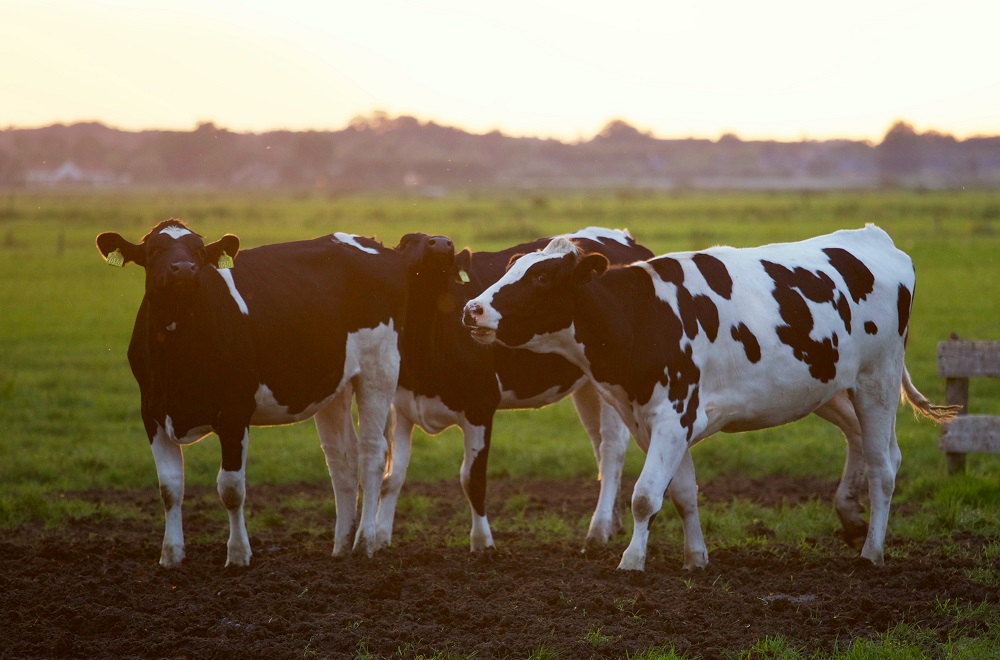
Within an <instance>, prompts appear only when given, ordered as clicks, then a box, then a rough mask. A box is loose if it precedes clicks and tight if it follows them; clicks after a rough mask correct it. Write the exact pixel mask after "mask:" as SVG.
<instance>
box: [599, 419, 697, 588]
mask: <svg viewBox="0 0 1000 660" xmlns="http://www.w3.org/2000/svg"><path fill="white" fill-rule="evenodd" d="M664 429H669V430H664ZM687 449H688V448H687V443H686V442H685V441H684V439H683V437H682V433H681V426H680V424H679V422H677V421H674V420H666V421H661V422H660V424H659V425H658V426H657V427H655V428H654V429H653V432H652V435H651V437H650V441H649V452H648V453H647V454H646V461H645V463H644V464H643V466H642V472H641V473H640V474H639V479H638V480H637V481H636V482H635V489H634V490H633V492H632V519H633V523H634V525H633V528H632V540H631V541H630V542H629V544H628V547H627V548H625V552H624V553H623V554H622V560H621V562H620V563H619V564H618V568H620V569H623V570H629V571H641V570H644V569H645V567H646V543H647V542H648V540H649V525H650V523H652V522H653V517H654V516H655V515H656V514H657V513H658V512H659V510H660V508H661V507H662V506H663V494H664V493H665V492H666V490H667V485H668V484H669V483H670V480H671V479H672V478H673V477H674V474H675V473H676V472H677V468H678V466H679V465H680V464H681V461H682V460H683V459H684V454H685V453H686V452H687ZM692 474H693V471H692ZM692 481H693V479H692Z"/></svg>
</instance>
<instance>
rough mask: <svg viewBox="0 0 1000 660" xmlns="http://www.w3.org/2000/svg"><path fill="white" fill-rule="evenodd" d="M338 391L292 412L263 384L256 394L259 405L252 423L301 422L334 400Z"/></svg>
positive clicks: (259, 424) (270, 424)
mask: <svg viewBox="0 0 1000 660" xmlns="http://www.w3.org/2000/svg"><path fill="white" fill-rule="evenodd" d="M339 391H340V388H338V389H337V392H339ZM337 392H334V393H332V394H330V395H329V396H327V397H325V398H323V399H321V400H320V401H317V402H315V403H311V404H309V405H307V406H306V407H305V408H303V409H302V410H301V411H298V412H295V413H292V412H289V410H288V406H286V405H283V404H281V403H279V402H278V400H277V399H276V398H275V396H274V392H272V391H271V388H269V387H268V386H267V385H264V384H261V385H259V386H258V387H257V392H256V394H254V401H256V403H257V406H256V408H254V413H253V416H252V417H251V418H250V424H251V425H253V426H279V425H281V424H294V423H295V422H301V421H303V420H306V419H309V418H310V417H312V416H313V415H315V414H316V413H318V412H319V411H320V410H322V409H323V408H325V407H326V406H327V405H328V404H329V403H330V402H331V401H333V398H334V397H335V396H336V394H337Z"/></svg>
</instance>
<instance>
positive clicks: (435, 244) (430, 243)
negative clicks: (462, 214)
mask: <svg viewBox="0 0 1000 660" xmlns="http://www.w3.org/2000/svg"><path fill="white" fill-rule="evenodd" d="M427 247H428V248H430V249H431V251H432V252H454V251H455V244H454V243H452V242H451V239H450V238H446V237H445V236H432V237H431V238H429V239H427Z"/></svg>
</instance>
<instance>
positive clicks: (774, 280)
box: [673, 227, 914, 436]
mask: <svg viewBox="0 0 1000 660" xmlns="http://www.w3.org/2000/svg"><path fill="white" fill-rule="evenodd" d="M697 255H707V256H708V257H710V258H713V259H715V260H717V262H710V261H708V260H705V258H704V256H702V257H698V256H697ZM673 256H675V257H676V258H677V259H678V261H680V262H681V263H682V264H683V268H684V272H685V275H686V276H687V277H688V279H690V280H692V283H691V288H694V289H698V290H699V291H700V293H701V294H702V295H708V296H709V297H710V298H711V299H712V300H713V301H714V302H715V304H716V308H717V310H718V323H717V327H716V328H714V329H713V332H714V333H715V334H716V340H715V341H714V342H712V341H709V340H708V338H707V336H706V335H707V334H709V333H707V332H706V328H705V327H704V324H703V323H702V324H700V325H699V330H700V331H701V332H699V334H698V335H697V336H696V337H695V339H693V340H692V344H693V345H694V346H695V350H694V355H695V362H697V363H698V366H699V369H700V371H701V383H700V397H701V400H702V402H703V404H704V407H705V410H706V411H707V413H708V415H709V418H710V419H709V428H707V429H706V432H705V433H704V435H705V436H707V435H710V434H711V433H714V432H715V431H717V430H727V431H742V430H748V429H753V428H763V427H768V426H773V425H776V424H779V423H783V422H787V421H792V420H794V419H797V418H800V417H803V416H805V415H807V414H809V413H810V412H811V411H812V410H814V409H815V408H816V407H817V406H818V405H820V404H822V403H823V402H825V401H826V400H829V398H831V397H832V396H833V395H834V394H836V393H837V392H840V391H843V390H844V389H850V388H851V387H853V386H854V385H855V384H856V382H857V378H858V374H859V372H860V371H862V370H870V369H872V368H873V365H876V364H881V363H884V362H885V361H887V360H888V361H893V362H898V366H899V369H900V370H901V369H902V356H903V345H904V340H905V335H906V329H907V323H908V319H909V310H910V303H911V300H912V292H913V287H914V272H913V266H912V262H911V261H910V259H909V257H908V256H907V255H906V254H904V253H903V252H901V251H899V250H897V249H896V248H895V247H894V246H893V244H892V241H891V239H890V238H889V237H888V235H887V234H885V232H883V231H882V230H880V229H877V228H875V227H866V228H865V229H861V230H851V231H839V232H835V233H833V234H830V235H828V236H821V237H817V238H814V239H809V240H806V241H802V242H798V243H785V244H774V245H766V246H762V247H759V248H749V249H734V248H713V249H710V250H705V251H703V252H700V253H690V254H686V255H673ZM699 258H700V259H702V260H703V261H702V263H701V264H700V266H699V264H698V263H697V260H698V259H699ZM699 277H700V278H701V281H700V282H699ZM709 280H713V282H710V281H709ZM730 282H731V285H730ZM727 296H728V297H727ZM711 323H714V319H713V320H712V321H711Z"/></svg>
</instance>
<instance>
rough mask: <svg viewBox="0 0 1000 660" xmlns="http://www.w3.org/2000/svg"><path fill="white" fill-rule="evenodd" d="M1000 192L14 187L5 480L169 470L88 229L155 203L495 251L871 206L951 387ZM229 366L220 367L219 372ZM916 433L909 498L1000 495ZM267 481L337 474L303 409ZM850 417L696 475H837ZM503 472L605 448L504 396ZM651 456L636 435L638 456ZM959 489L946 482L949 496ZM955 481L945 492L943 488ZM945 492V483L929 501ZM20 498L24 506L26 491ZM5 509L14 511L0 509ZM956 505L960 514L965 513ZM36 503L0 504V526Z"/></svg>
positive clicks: (984, 276) (118, 306) (781, 235)
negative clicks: (950, 360)
mask: <svg viewBox="0 0 1000 660" xmlns="http://www.w3.org/2000/svg"><path fill="white" fill-rule="evenodd" d="M998 208H1000V204H998V202H997V201H996V200H995V196H994V195H991V194H989V193H985V192H974V191H970V192H955V193H926V194H917V193H902V192H898V193H897V192H894V193H858V194H847V193H838V194H829V195H816V194H714V195H700V194H680V195H659V196H658V195H642V194H620V195H602V196H590V195H583V194H579V195H563V196H554V195H547V194H541V193H540V194H534V195H530V196H528V195H523V196H518V195H507V196H488V195H476V196H472V195H470V196H465V197H456V198H450V199H435V200H428V199H410V198H368V197H357V198H326V197H322V196H310V195H300V196H286V197H280V196H262V195H260V196H256V195H240V196H232V195H224V194H209V193H194V194H191V193H171V194H166V193H157V194H154V193H148V194H143V195H139V194H131V193H129V194H126V193H121V194H64V195H29V194H23V193H16V194H15V193H8V194H7V197H6V199H2V198H0V257H2V258H0V281H3V283H4V286H3V287H0V310H2V313H3V321H2V323H0V347H2V352H0V424H2V428H3V430H4V431H3V434H4V435H3V442H2V445H0V483H3V484H4V485H5V492H4V493H3V498H4V501H5V502H7V503H8V508H10V507H9V503H10V502H11V501H12V500H11V499H10V498H11V497H13V498H14V499H15V501H16V499H17V498H18V497H20V496H19V495H18V493H20V492H22V491H25V489H28V491H29V492H30V490H31V489H35V490H37V489H39V488H41V489H42V491H43V492H44V491H59V492H68V491H74V490H82V489H91V488H104V487H108V486H113V487H121V488H135V487H149V486H152V485H155V474H154V472H153V469H152V464H151V460H150V456H149V451H148V448H147V446H146V443H145V441H144V438H143V432H142V428H141V424H140V421H139V415H138V389H137V387H136V385H135V383H134V381H133V380H132V377H131V374H130V372H129V369H128V365H127V362H126V359H125V349H126V346H127V344H128V337H129V334H130V332H131V325H132V320H133V318H134V314H135V310H136V308H137V305H138V301H139V298H140V297H141V290H142V273H141V271H140V270H139V269H138V268H135V267H129V268H126V269H123V270H119V269H115V268H109V267H107V266H106V265H104V264H103V263H102V261H101V258H100V256H99V254H98V252H97V250H96V249H94V247H93V244H94V243H93V242H94V237H95V236H96V235H97V234H98V233H99V232H101V231H105V230H112V229H113V230H117V231H120V232H122V233H124V234H126V235H127V236H129V237H131V238H133V239H136V240H137V239H138V238H139V237H141V236H142V234H143V233H145V231H146V230H147V229H148V228H149V227H150V226H151V225H152V224H154V223H155V222H157V221H158V220H160V219H162V218H164V217H168V216H180V217H183V218H185V219H187V220H188V221H189V222H190V223H191V224H192V225H193V227H194V228H195V229H196V230H198V231H200V232H201V233H202V234H204V235H205V236H206V237H208V238H210V239H211V238H214V237H217V236H218V235H220V234H222V233H224V232H233V233H236V234H238V235H240V237H241V239H242V241H243V245H244V246H253V245H259V244H262V243H267V242H273V241H278V240H290V239H296V238H305V237H310V236H315V235H318V234H321V233H326V232H330V231H335V230H336V231H348V232H355V233H361V234H367V235H374V236H376V237H378V238H380V239H381V240H383V241H384V242H385V243H387V244H390V245H391V244H395V242H396V241H397V240H398V239H399V237H400V236H401V235H402V234H403V233H405V232H408V231H414V230H418V231H425V232H433V233H443V234H448V235H451V236H452V237H453V238H454V239H455V241H456V243H457V244H458V245H460V246H461V245H466V244H469V245H473V246H475V247H476V248H477V249H496V248H500V247H505V246H507V245H509V244H511V243H513V242H515V241H519V240H524V239H529V238H533V237H535V236H537V235H543V234H552V233H558V232H564V231H570V230H573V229H576V228H579V227H582V226H586V225H591V224H602V225H608V226H615V227H628V228H629V229H631V231H632V233H633V234H634V235H635V236H636V237H637V238H638V239H640V240H641V241H642V242H644V243H645V244H646V245H648V246H649V247H650V248H651V249H653V250H654V251H655V252H666V251H670V250H682V249H691V248H698V247H705V246H707V245H710V244H713V243H728V244H732V245H737V246H741V245H754V244H759V243H763V242H768V241H777V240H795V239H799V238H802V237H805V236H809V235H813V234H817V233H821V232H826V231H830V230H833V229H836V228H841V227H857V226H861V225H862V224H864V223H865V222H876V223H878V224H879V225H881V226H883V227H884V228H885V229H887V230H888V231H889V232H890V233H891V234H892V235H893V236H894V237H895V240H896V242H897V244H899V246H900V247H902V248H903V249H905V250H907V251H908V252H909V253H910V254H911V255H912V256H913V258H914V261H915V265H916V268H917V273H918V280H917V281H918V293H917V296H916V301H915V305H914V310H913V319H912V330H911V338H910V344H909V347H908V354H907V364H908V366H909V369H910V372H911V374H912V376H913V378H914V381H915V382H916V383H917V385H918V386H919V387H920V388H921V389H922V390H923V391H924V392H925V393H926V394H928V395H929V396H931V397H932V398H935V399H938V400H941V399H942V398H943V389H944V384H943V382H942V380H941V379H939V378H938V377H937V376H936V372H935V363H934V360H935V344H936V342H937V341H939V340H940V339H943V338H944V337H946V336H947V335H948V333H949V332H957V333H958V334H959V335H960V336H962V337H966V338H973V339H988V338H996V337H998V336H1000V317H998V316H997V314H996V313H995V311H993V310H992V305H991V304H987V303H988V301H996V300H1000V258H998V257H997V255H998V254H1000V231H998V230H1000V227H998V222H1000V210H998ZM217 377H222V378H224V375H218V376H217ZM972 408H973V412H976V413H994V414H1000V383H998V381H995V380H988V379H981V380H976V381H973V383H972ZM898 435H899V438H900V445H901V447H902V450H903V456H904V460H903V465H902V469H901V472H900V479H899V487H898V489H897V497H898V498H899V500H898V501H901V502H910V501H912V502H917V503H927V504H930V505H933V506H936V507H941V508H942V509H943V510H944V512H945V515H951V514H949V513H948V511H949V510H953V509H954V508H955V507H956V506H958V507H960V508H967V507H971V508H981V509H989V508H994V507H995V505H996V502H997V499H998V498H1000V494H998V488H997V486H996V484H997V483H998V482H1000V479H998V475H1000V461H998V457H996V456H985V455H973V456H971V457H970V458H969V470H968V472H969V474H968V477H966V478H965V479H962V480H957V481H956V480H952V481H948V480H946V479H944V477H943V474H942V473H943V459H942V457H941V456H940V454H939V452H938V450H937V447H936V438H937V431H936V429H935V428H934V427H933V426H932V425H930V424H928V423H926V422H923V421H919V420H916V419H914V418H913V415H911V414H910V413H909V412H907V411H906V410H905V409H903V408H901V409H900V414H899V421H898ZM251 445H252V447H251V450H250V459H249V466H248V477H249V479H250V481H251V483H253V482H258V483H261V482H292V481H318V480H325V479H326V478H327V473H326V467H325V465H324V462H323V460H322V458H321V452H320V449H319V447H318V443H317V442H316V440H315V432H314V430H313V429H312V427H311V425H310V424H309V423H306V424H300V425H296V426H291V427H279V428H269V429H255V431H254V433H253V437H252V440H251ZM843 453H844V447H843V441H842V440H841V438H840V435H839V433H838V432H837V430H836V429H835V428H834V427H833V426H831V425H829V424H827V423H825V422H822V421H821V420H819V419H807V420H803V421H802V422H798V423H796V424H795V425H792V426H788V427H781V428H778V429H770V430H766V431H760V432H757V433H751V434H744V435H739V436H731V437H725V436H720V437H718V438H712V439H709V440H708V441H706V442H704V443H701V444H700V445H699V446H697V447H696V448H695V450H694V454H695V463H696V467H697V471H698V475H699V478H700V479H702V480H704V479H711V478H713V477H715V476H718V475H720V474H725V473H727V472H734V471H738V472H741V473H743V474H747V475H751V476H765V475H769V474H786V475H799V476H816V477H824V478H836V477H837V476H838V475H839V471H840V466H841V464H842V460H843ZM491 454H492V455H491V461H490V472H491V474H492V475H494V476H504V475H511V476H551V477H569V476H577V475H588V476H589V475H592V474H593V470H594V467H593V457H592V453H591V450H590V447H589V442H588V441H587V440H586V437H585V435H584V434H583V432H582V429H581V428H580V427H579V425H578V423H577V422H576V420H575V414H574V411H573V409H572V405H571V404H570V403H569V402H563V403H561V404H558V405H556V406H551V407H549V408H547V409H545V410H542V411H526V412H515V413H502V414H500V415H498V417H497V420H496V428H495V431H494V443H493V449H492V451H491ZM642 458H643V457H642V455H641V454H640V453H639V452H638V451H637V450H636V449H635V448H634V447H633V448H631V449H630V451H629V455H628V458H627V466H626V471H627V472H628V473H629V474H632V475H634V474H637V473H638V471H639V469H641V465H642ZM185 461H186V469H187V474H188V481H189V483H211V482H212V481H214V478H215V473H216V471H217V469H218V449H217V445H216V444H215V442H214V441H211V440H209V441H206V442H202V443H200V444H198V445H196V446H193V447H190V448H188V449H187V450H186V451H185ZM460 462H461V437H460V434H459V433H458V432H457V431H456V430H454V429H453V430H449V431H447V432H445V433H443V434H441V435H439V436H437V437H433V438H429V437H427V436H425V435H424V434H422V433H420V432H419V431H418V432H417V433H416V434H415V438H414V451H413V462H412V464H411V468H410V470H409V478H410V479H411V480H421V479H425V480H436V479H446V478H454V476H455V475H456V474H457V471H458V466H459V464H460ZM942 488H944V489H945V491H944V492H945V493H946V495H942V494H940V493H941V492H942V491H941V489H942ZM941 498H944V499H945V500H946V501H944V502H939V501H936V500H938V499H941ZM932 500H934V501H932ZM14 508H15V509H20V508H21V507H17V506H15V507H14ZM0 511H3V509H0ZM958 517H961V514H958ZM21 519H22V517H21V516H19V515H13V516H11V515H10V514H4V517H3V518H2V519H0V524H8V525H9V524H12V523H15V522H17V521H19V520H21Z"/></svg>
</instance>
